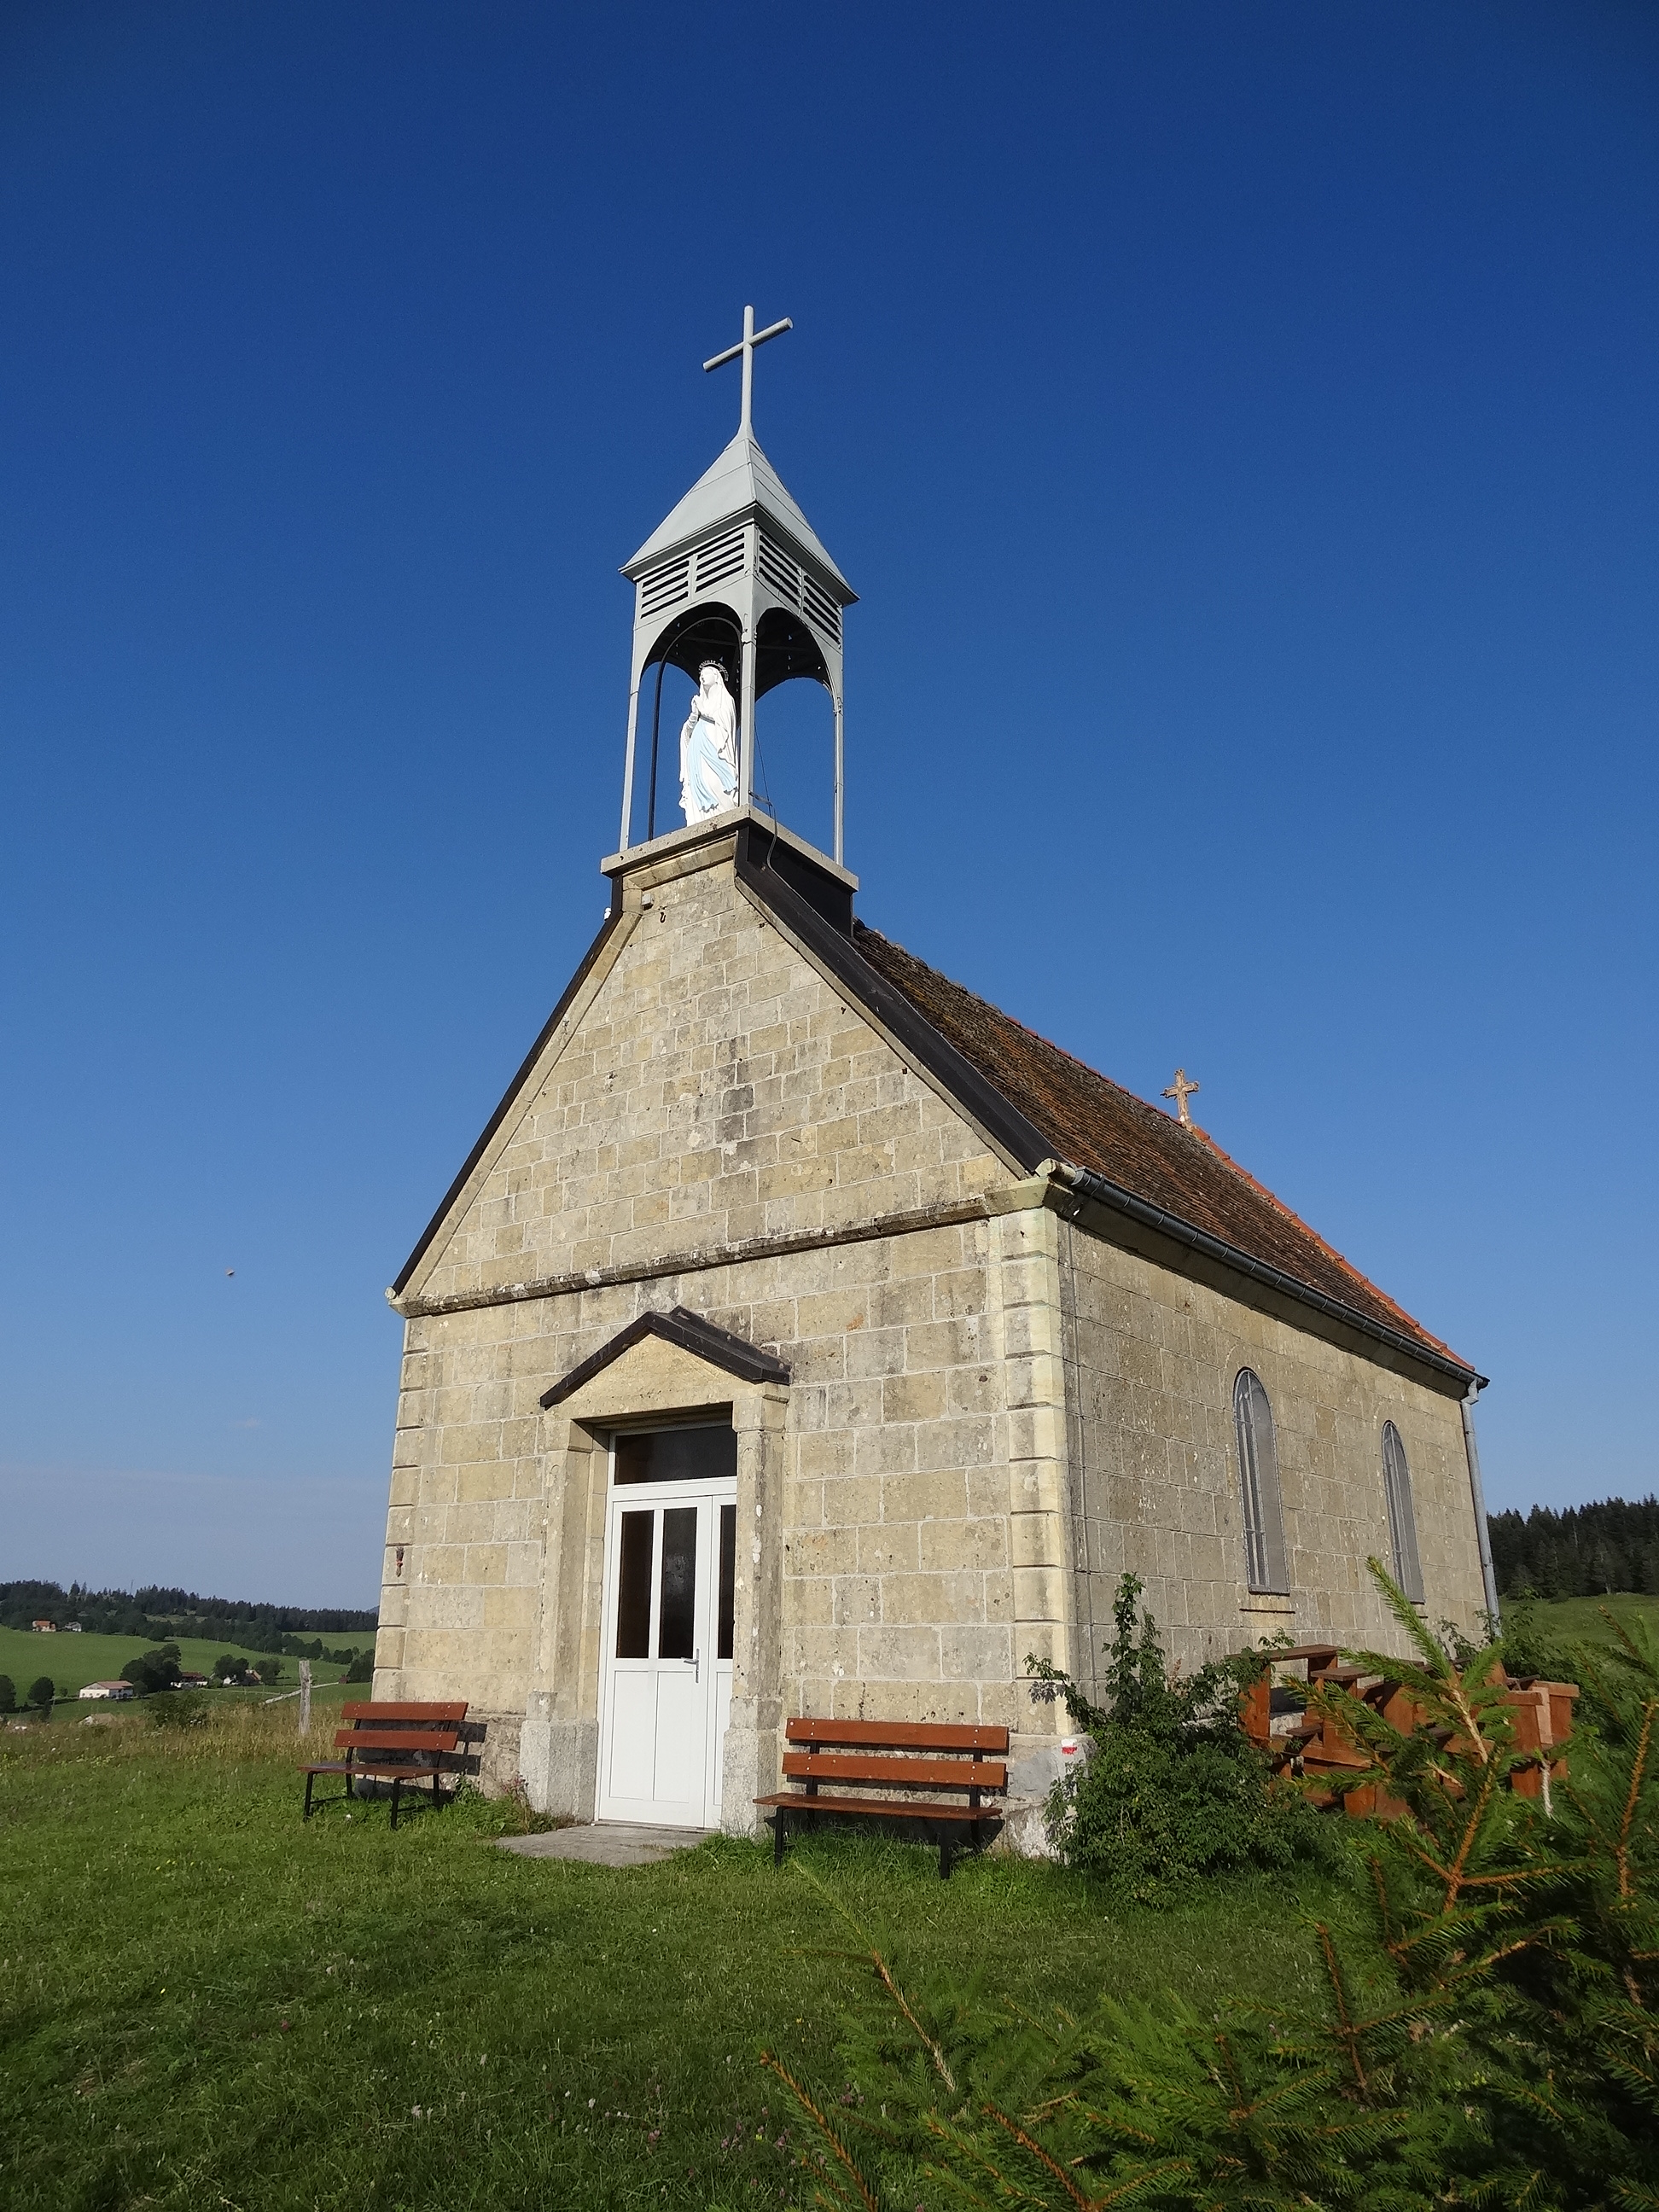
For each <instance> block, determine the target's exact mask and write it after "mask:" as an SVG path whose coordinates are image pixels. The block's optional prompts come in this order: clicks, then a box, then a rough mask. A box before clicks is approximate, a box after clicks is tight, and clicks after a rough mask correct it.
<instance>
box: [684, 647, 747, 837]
mask: <svg viewBox="0 0 1659 2212" xmlns="http://www.w3.org/2000/svg"><path fill="white" fill-rule="evenodd" d="M697 677H698V684H697V689H696V691H695V692H694V693H693V694H692V697H691V711H690V714H688V715H687V716H686V718H685V726H684V728H683V729H682V730H681V732H680V806H681V809H682V811H684V815H685V818H686V820H687V822H688V823H691V822H706V821H707V820H708V817H709V816H710V815H711V814H721V813H724V811H726V808H727V807H728V806H732V805H736V803H737V796H738V708H737V702H736V701H735V700H734V699H733V698H732V694H731V693H730V692H729V691H728V690H726V671H725V670H724V669H723V668H722V667H721V666H720V663H719V661H718V660H705V661H704V662H703V664H702V667H701V668H700V669H699V670H698V671H697Z"/></svg>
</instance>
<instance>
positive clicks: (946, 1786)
mask: <svg viewBox="0 0 1659 2212" xmlns="http://www.w3.org/2000/svg"><path fill="white" fill-rule="evenodd" d="M783 1771H784V1772H785V1773H786V1774H788V1775H793V1776H794V1777H796V1778H799V1779H803V1780H805V1781H808V1782H810V1781H812V1780H813V1779H815V1778H823V1779H825V1780H829V1781H834V1782H874V1783H878V1784H880V1783H888V1784H891V1783H898V1782H908V1783H910V1784H913V1785H914V1786H915V1787H917V1788H919V1789H924V1790H926V1789H935V1790H952V1789H954V1790H1000V1789H1002V1788H1003V1787H1004V1786H1005V1785H1006V1782H1007V1779H1008V1770H1007V1768H1006V1766H1004V1765H1001V1764H1000V1763H999V1762H993V1761H991V1760H989V1759H907V1758H905V1757H904V1756H903V1755H902V1753H892V1752H890V1753H888V1754H887V1755H886V1756H885V1757H884V1758H882V1759H860V1758H857V1757H856V1756H854V1755H853V1754H851V1753H847V1752H842V1751H820V1752H805V1751H787V1752H785V1753H784V1754H783Z"/></svg>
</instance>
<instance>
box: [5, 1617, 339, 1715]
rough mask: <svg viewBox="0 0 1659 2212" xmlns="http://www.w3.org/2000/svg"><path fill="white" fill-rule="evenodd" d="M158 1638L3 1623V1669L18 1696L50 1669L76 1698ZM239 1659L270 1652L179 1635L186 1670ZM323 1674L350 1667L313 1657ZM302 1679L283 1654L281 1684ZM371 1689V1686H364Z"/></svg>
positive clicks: (255, 1659) (257, 1658)
mask: <svg viewBox="0 0 1659 2212" xmlns="http://www.w3.org/2000/svg"><path fill="white" fill-rule="evenodd" d="M371 1640H372V1639H371V1638H365V1637H356V1638H353V1637H342V1638H339V1639H338V1640H337V1641H335V1640H333V1639H332V1638H328V1637H325V1638H323V1641H324V1643H325V1644H327V1646H328V1649H329V1650H331V1651H344V1650H348V1649H351V1648H355V1647H357V1646H366V1645H367V1644H368V1643H369V1642H370V1641H371ZM153 1650H155V1644H154V1642H153V1641H152V1640H151V1639H150V1638H148V1637H142V1636H66V1635H64V1633H63V1632H62V1631H61V1630H60V1631H59V1632H58V1634H57V1635H56V1636H37V1635H35V1634H34V1632H33V1630H32V1629H27V1628H0V1674H9V1675H10V1677H11V1679H12V1680H13V1682H14V1683H15V1685H16V1689H17V1698H18V1702H19V1704H20V1705H21V1702H22V1700H23V1699H25V1698H26V1697H27V1695H28V1692H29V1685H30V1684H31V1683H32V1682H33V1681H34V1680H36V1679H37V1678H38V1677H39V1676H40V1675H42V1674H50V1675H51V1677H52V1681H53V1683H54V1684H55V1685H56V1686H57V1690H58V1696H59V1697H60V1698H62V1697H70V1698H72V1697H73V1696H74V1695H75V1694H76V1692H77V1691H78V1690H80V1689H82V1687H84V1686H85V1685H86V1684H87V1683H88V1682H104V1681H113V1680H116V1678H117V1677H118V1675H119V1674H120V1672H121V1669H122V1668H123V1667H125V1665H126V1663H127V1662H128V1660H129V1659H136V1658H137V1656H139V1654H140V1653H141V1652H143V1651H153ZM227 1651H228V1652H231V1653H233V1654H234V1656H235V1657H237V1658H238V1659H246V1661H247V1662H248V1663H249V1664H250V1665H251V1666H254V1667H258V1666H259V1665H260V1664H262V1663H269V1660H270V1654H269V1653H265V1654H264V1655H263V1660H262V1655H261V1654H260V1653H258V1652H257V1651H250V1650H248V1648H247V1646H246V1644H219V1643H213V1642H210V1641H206V1640H204V1639H203V1638H198V1637H184V1638H180V1639H179V1666H180V1667H181V1668H183V1670H184V1672H185V1674H206V1673H207V1671H208V1669H209V1668H210V1667H211V1666H212V1664H213V1662H214V1661H215V1660H216V1659H217V1658H219V1657H221V1656H222V1655H223V1654H224V1653H225V1652H227ZM312 1663H313V1668H315V1670H316V1672H317V1674H318V1675H319V1677H321V1678H323V1679H331V1678H332V1677H333V1676H335V1675H337V1674H343V1673H344V1672H345V1669H344V1668H343V1667H336V1666H333V1665H331V1663H330V1662H329V1661H327V1660H326V1659H319V1660H314V1661H313V1662H312ZM299 1680H300V1662H299V1661H298V1660H297V1659H289V1658H287V1657H284V1659H283V1671H282V1674H281V1677H280V1678H279V1680H278V1682H277V1685H276V1686H277V1687H278V1688H279V1689H281V1688H283V1687H287V1688H289V1689H290V1690H291V1689H294V1688H295V1687H296V1686H297V1685H298V1683H299ZM365 1694H367V1692H365Z"/></svg>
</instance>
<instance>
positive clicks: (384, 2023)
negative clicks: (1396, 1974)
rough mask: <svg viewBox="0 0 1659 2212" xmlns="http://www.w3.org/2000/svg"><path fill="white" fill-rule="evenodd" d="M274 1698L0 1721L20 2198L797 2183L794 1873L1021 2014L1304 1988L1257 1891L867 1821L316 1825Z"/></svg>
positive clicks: (472, 1809) (805, 2054) (834, 1945)
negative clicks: (1143, 1886)
mask: <svg viewBox="0 0 1659 2212" xmlns="http://www.w3.org/2000/svg"><path fill="white" fill-rule="evenodd" d="M294 1711H295V1709H294V1707H293V1706H292V1705H287V1706H277V1707H275V1708H271V1709H268V1710H265V1711H260V1710H258V1708H256V1707H253V1706H250V1705H240V1706H237V1707H232V1706H231V1705H228V1704H226V1705H217V1706H216V1707H215V1709H214V1713H215V1717H214V1719H213V1720H212V1721H211V1722H210V1724H209V1725H208V1726H207V1727H206V1728H204V1729H199V1730H193V1731H190V1732H188V1733H185V1732H173V1731H163V1730H161V1729H155V1728H153V1727H150V1726H149V1725H148V1724H147V1723H146V1722H145V1719H144V1717H143V1714H142V1712H138V1713H132V1712H126V1713H123V1714H121V1715H119V1716H118V1717H116V1716H113V1715H112V1716H106V1717H101V1718H102V1721H103V1724H102V1725H100V1726H96V1727H91V1728H81V1727H65V1726H64V1725H62V1724H61V1722H60V1723H53V1724H52V1725H50V1726H45V1727H39V1728H35V1729H29V1730H27V1731H5V1732H0V1837H3V1857H0V1864H3V1868H4V1875H5V1878H4V1881H3V1882H0V2038H3V2042H0V2082H3V2085H4V2100H5V2104H6V2106H7V2109H8V2113H9V2118H8V2120H7V2123H6V2125H5V2127H4V2128H3V2130H0V2200H3V2202H4V2203H5V2204H6V2205H7V2207H8V2208H9V2212H121V2208H126V2207H133V2208H137V2207H138V2206H140V2205H143V2206H145V2207H147V2208H149V2207H155V2208H177V2212H185V2208H186V2207H188V2208H190V2212H196V2208H197V2207H200V2206H204V2205H205V2206H210V2207H219V2206H226V2205H228V2206H231V2207H233V2208H235V2212H277V2208H289V2207H292V2208H295V2209H296V2212H297V2208H300V2207H305V2208H307V2212H312V2208H330V2212H332V2208H341V2212H343V2209H344V2208H348V2207H349V2208H351V2212H358V2209H359V2208H362V2207H365V2206H386V2207H389V2208H390V2207H402V2208H410V2212H413V2208H424V2207H428V2206H430V2207H434V2208H436V2207H438V2206H440V2205H441V2206H444V2207H446V2208H451V2207H469V2206H477V2207H479V2208H483V2207H485V2206H488V2207H489V2208H491V2212H514V2208H524V2212H530V2208H532V2207H533V2208H535V2212H556V2208H561V2207H563V2206H566V2205H570V2206H575V2205H580V2206H583V2207H611V2206H618V2207H621V2206H647V2205H649V2206H653V2207H661V2208H671V2209H672V2212H679V2208H688V2207H696V2208H697V2212H708V2208H710V2207H712V2206H720V2207H731V2208H737V2207H748V2206H757V2205H774V2206H775V2205H781V2204H793V2203H810V2202H811V2190H810V2188H809V2187H807V2186H806V2185H805V2180H804V2177H802V2176H801V2175H800V2174H799V2172H798V2171H797V2170H796V2168H795V2166H794V2163H793V2160H794V2156H795V2150H796V2145H797V2143H798V2142H799V2130H798V2129H797V2128H796V2125H795V2123H794V2119H793V2116H792V2115H791V2114H790V2113H788V2112H785V2111H784V2110H783V2109H782V2107H781V2104H780V2101H779V2093H778V2089H777V2085H776V2083H775V2081H771V2079H770V2077H769V2076H768V2075H764V2074H763V2073H762V2072H761V2070H760V2069H759V2068H758V2067H757V2063H756V2053H757V2050H758V2049H759V2048H760V2047H761V2046H762V2045H769V2046H771V2047H774V2048H776V2049H778V2050H779V2051H781V2052H782V2053H784V2054H786V2055H787V2057H789V2058H791V2059H793V2061H795V2062H796V2063H798V2064H799V2066H801V2067H803V2068H804V2069H805V2071H806V2073H807V2074H808V2075H816V2076H818V2077H820V2078H822V2077H823V2076H825V2075H833V2071H834V2046H835V2043H836V2037H837V2034H838V2033H839V2030H840V2022H841V2019H842V2015H843V2013H844V2011H845V2010H846V2008H847V2007H848V2003H849V2002H850V2001H851V2000H852V1999H853V1997H854V1994H855V1991H856V1989H857V1985H858V1977H857V1972H856V1969H855V1968H854V1966H853V1965H851V1964H849V1963H848V1960H847V1958H846V1957H845V1955H844V1954H845V1952H846V1949H847V1947H848V1942H849V1941H850V1940H851V1939H850V1936H849V1933H848V1929H846V1928H845V1927H844V1926H843V1925H842V1923H840V1922H839V1921H838V1920H837V1919H836V1916H835V1913H834V1911H833V1910H832V1909H831V1907H830V1906H829V1905H827V1904H826V1902H825V1899H823V1896H822V1895H821V1894H820V1893H819V1892H818V1891H817V1889H816V1888H815V1887H813V1885H812V1882H811V1880H809V1879H808V1875H807V1871H806V1870H807V1869H811V1871H812V1872H814V1873H816V1874H817V1875H818V1876H819V1877H820V1878H821V1879H822V1880H823V1881H826V1882H827V1883H828V1884H829V1886H830V1887H831V1888H832V1889H833V1890H834V1891H835V1892H836V1894H837V1895H839V1896H840V1897H841V1898H842V1899H844V1900H845V1901H846V1902H847V1904H848V1905H850V1906H851V1907H853V1908H854V1909H856V1911H858V1912H859V1913H860V1915H861V1916H862V1917H863V1918H864V1920H865V1922H866V1925H867V1926H868V1927H869V1928H870V1929H871V1930H872V1933H873V1934H874V1935H876V1936H878V1938H879V1939H880V1940H882V1941H884V1942H893V1943H894V1944H895V1948H896V1952H897V1954H898V1956H899V1959H900V1960H901V1963H902V1962H903V1961H905V1960H909V1961H911V1962H914V1963H915V1964H919V1965H920V1964H926V1963H927V1962H930V1961H932V1962H940V1961H945V1962H948V1963H949V1964H950V1965H951V1966H952V1967H953V1968H954V1969H955V1970H956V1971H957V1972H959V1973H961V1974H963V1975H966V1974H968V1973H969V1972H978V1973H980V1974H982V1976H983V1977H984V1978H985V1980H986V1982H987V1984H988V1985H989V1987H990V1988H992V1989H994V1990H1006V1991H1007V1992H1009V1993H1010V1994H1012V1995H1015V1996H1018V1997H1019V1998H1021V1999H1022V2000H1024V2002H1029V2003H1030V2004H1032V2005H1034V2006H1039V2007H1046V2006H1048V2005H1050V2004H1053V2003H1054V2002H1066V2001H1067V2000H1075V1999H1076V1998H1078V1997H1079V1996H1082V1995H1084V1994H1085V1993H1088V1992H1092V1991H1094V1990H1097V1989H1098V1988H1099V1987H1100V1986H1101V1985H1102V1984H1109V1985H1110V1986H1111V1988H1112V1989H1113V1990H1115V1991H1116V1992H1117V1993H1118V1994H1120V1995H1133V1994H1134V1993H1135V1992H1137V1991H1140V1992H1148V1993H1151V1992H1155V1991H1157V1990H1161V1989H1164V1988H1170V1987H1172V1988H1175V1989H1177V1990H1182V1992H1184V1993H1185V1994H1186V1995H1188V1996H1190V1997H1192V1998H1194V1999H1195V2000H1199V2001H1203V2000H1206V1999H1211V1998H1215V1997H1218V1996H1221V1995H1223V1994H1224V1993H1225V1992H1227V1991H1231V1990H1240V1991H1244V1992H1255V1993H1260V1994H1261V1995H1264V1996H1267V1995H1278V1996H1281V1997H1282V1996H1285V1994H1287V1993H1289V1992H1290V1990H1292V1989H1294V1990H1296V1991H1297V1992H1298V1993H1305V1992H1311V1990H1313V1989H1314V1988H1315V1986H1316V1981H1315V1972H1314V1965H1313V1960H1312V1957H1311V1954H1310V1948H1309V1945H1308V1941H1307V1937H1306V1935H1305V1932H1304V1929H1303V1928H1302V1926H1301V1925H1300V1923H1299V1914H1300V1911H1301V1910H1302V1909H1303V1908H1302V1906H1300V1905H1298V1904H1297V1901H1296V1900H1295V1899H1291V1898H1288V1897H1286V1896H1285V1895H1283V1894H1282V1893H1279V1892H1278V1891H1277V1890H1275V1889H1274V1888H1273V1887H1272V1886H1270V1885H1269V1884H1267V1882H1266V1881H1259V1882H1255V1883H1240V1884H1229V1885H1220V1884H1218V1885H1216V1886H1214V1887H1212V1888H1211V1889H1210V1890H1209V1891H1208V1892H1207V1893H1206V1895H1205V1897H1204V1898H1203V1899H1202V1900H1201V1901H1200V1903H1199V1904H1197V1905H1194V1907H1192V1908H1191V1909H1188V1910H1185V1911H1180V1912H1177V1913H1174V1914H1169V1915H1162V1916H1154V1915H1142V1914H1133V1913H1131V1914H1128V1915H1127V1916H1124V1917H1114V1916H1113V1915H1112V1914H1110V1913H1109V1912H1108V1911H1106V1910H1105V1909H1104V1908H1103V1904H1102V1902H1101V1900H1100V1899H1099V1897H1098V1896H1097V1895H1095V1894H1092V1893H1091V1892H1090V1890H1089V1889H1088V1888H1087V1887H1086V1886H1085V1884H1084V1883H1082V1882H1081V1881H1079V1879H1077V1878H1076V1877H1074V1876H1070V1875H1065V1874H1063V1873H1061V1872H1060V1871H1059V1870H1058V1869H1054V1868H1050V1867H1043V1866H1036V1865H1031V1864H1029V1863H1019V1862H1016V1861H1012V1860H1007V1859H988V1858H987V1859H985V1860H982V1861H979V1862H969V1863H963V1864H961V1865H960V1866H959V1867H958V1869H957V1872H956V1873H955V1875H953V1877H952V1879H951V1881H949V1882H948V1883H941V1882H940V1881H939V1878H938V1874H937V1860H936V1857H934V1855H933V1854H932V1853H931V1852H928V1851H927V1850H921V1849H915V1848H910V1847H906V1846H904V1845H902V1844H891V1843H888V1842H886V1841H884V1840H883V1839H880V1838H871V1839H866V1838H863V1837H850V1836H849V1837H830V1836H826V1837H823V1838H806V1839H804V1840H803V1842H802V1844H800V1845H799V1847H798V1848H797V1850H796V1851H795V1852H793V1853H792V1858H791V1863H790V1865H789V1866H788V1868H787V1869H786V1870H785V1872H784V1873H783V1874H781V1875H776V1874H775V1873H774V1871H773V1869H772V1865H771V1860H770V1854H769V1850H767V1849H766V1848H764V1847H758V1846H754V1845H750V1844H739V1843H736V1842H732V1841H730V1840H727V1839H724V1838H721V1839H716V1840H714V1841H711V1842H708V1843H706V1844H702V1846H701V1847H699V1848H698V1849H696V1850H691V1851H689V1852H687V1853H684V1854H682V1855H680V1856H678V1857H674V1858H672V1859H670V1860H668V1861H667V1862H665V1863H664V1864H662V1865H660V1866H657V1867H651V1868H639V1869H630V1870H628V1871H625V1872H613V1871H611V1870H608V1869H602V1868H596V1867H585V1866H580V1865H574V1864H565V1863H561V1862H558V1861H551V1860H539V1861H538V1860H525V1859H520V1858H517V1857H513V1856H511V1855H509V1854H508V1853H506V1852H503V1851H501V1850H498V1849H496V1848H495V1836H496V1835H498V1834H499V1833H500V1832H501V1829H502V1827H503V1826H505V1825H507V1824H508V1822H509V1821H510V1820H511V1818H512V1814H511V1812H510V1810H509V1809H508V1808H503V1807H501V1806H499V1805H494V1806H491V1805H485V1804H483V1802H477V1801H475V1802H471V1803H468V1802H461V1803H459V1804H457V1805H454V1806H452V1807H450V1808H447V1809H446V1810H444V1811H443V1812H441V1813H439V1814H430V1813H422V1814H417V1815H416V1817H414V1818H413V1819H411V1820H407V1821H406V1822H405V1823H404V1825H403V1826H400V1827H399V1828H398V1832H397V1833H396V1834H395V1835H394V1834H392V1832H390V1830H389V1827H388V1825H387V1820H386V1810H385V1808H384V1807H383V1806H380V1805H374V1806H366V1805H358V1806H357V1807H356V1808H353V1810H352V1813H351V1815H350V1817H349V1818H348V1817H347V1814H346V1813H345V1810H344V1809H343V1808H335V1809H333V1810H331V1812H329V1813H327V1814H325V1815H323V1816H320V1817H319V1818H317V1819H315V1820H313V1821H312V1822H311V1823H310V1824H309V1826H302V1825H301V1820H300V1796H301V1784H300V1781H299V1778H298V1777H297V1775H296V1774H295V1771H294V1770H295V1759H296V1757H297V1755H298V1745H297V1743H296V1740H295V1727H294ZM1302 1888H1303V1892H1304V1902H1305V1900H1306V1899H1307V1897H1308V1895H1309V1893H1310V1885H1309V1884H1308V1883H1307V1882H1306V1881H1304V1882H1303V1884H1302ZM1325 1901H1327V1902H1328V1900H1325Z"/></svg>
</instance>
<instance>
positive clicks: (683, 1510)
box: [623, 1505, 697, 1659]
mask: <svg viewBox="0 0 1659 2212" xmlns="http://www.w3.org/2000/svg"><path fill="white" fill-rule="evenodd" d="M632 1518H633V1516H632V1515H631V1514H624V1516H623V1519H624V1520H631V1519H632ZM696 1609H697V1509H696V1506H695V1505H671V1506H669V1507H668V1509H667V1510H666V1511H665V1513H664V1515H663V1516H662V1601H661V1605H660V1607H659V1610H658V1613H657V1656H658V1658H659V1659H689V1658H690V1656H691V1654H692V1652H693V1650H695V1649H696V1644H695V1635H696Z"/></svg>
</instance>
